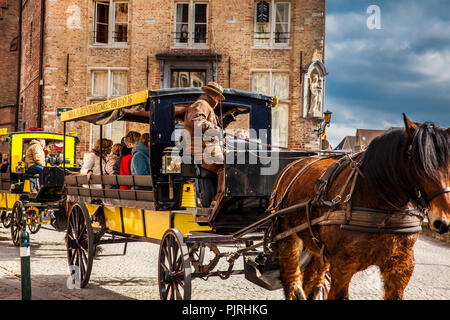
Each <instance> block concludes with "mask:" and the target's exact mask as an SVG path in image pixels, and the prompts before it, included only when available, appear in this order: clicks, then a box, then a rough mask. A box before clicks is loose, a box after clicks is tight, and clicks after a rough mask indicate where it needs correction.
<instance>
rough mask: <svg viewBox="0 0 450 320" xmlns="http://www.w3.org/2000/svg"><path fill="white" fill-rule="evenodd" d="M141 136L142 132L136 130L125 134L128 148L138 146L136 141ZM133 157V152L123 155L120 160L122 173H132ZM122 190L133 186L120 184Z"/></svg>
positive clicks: (128, 174) (127, 174)
mask: <svg viewBox="0 0 450 320" xmlns="http://www.w3.org/2000/svg"><path fill="white" fill-rule="evenodd" d="M140 138H141V134H140V133H139V132H136V131H130V132H128V133H127V135H126V136H125V143H126V145H127V147H128V148H130V149H133V148H134V147H135V146H136V143H137V142H138V141H139V139H140ZM132 158H133V154H128V155H126V156H123V157H122V160H121V161H120V175H126V176H130V175H131V159H132ZM120 189H122V190H130V189H131V186H120Z"/></svg>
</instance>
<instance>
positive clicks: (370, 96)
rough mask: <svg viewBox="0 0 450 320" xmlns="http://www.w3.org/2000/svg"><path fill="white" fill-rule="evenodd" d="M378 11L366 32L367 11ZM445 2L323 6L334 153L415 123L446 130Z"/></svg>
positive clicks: (358, 0)
mask: <svg viewBox="0 0 450 320" xmlns="http://www.w3.org/2000/svg"><path fill="white" fill-rule="evenodd" d="M373 4H376V5H378V6H379V8H380V10H381V29H380V30H370V29H369V28H368V27H367V24H366V21H367V18H368V17H369V14H367V8H368V7H369V6H370V5H373ZM448 12H450V1H441V0H430V1H426V2H425V1H415V0H397V1H379V0H377V1H375V0H373V1H366V0H333V1H328V2H327V25H326V28H327V29H326V50H325V64H326V66H327V70H328V72H329V75H328V77H327V86H326V108H328V109H330V110H331V111H333V120H332V124H331V127H330V128H329V130H328V138H329V140H330V142H331V143H332V145H333V146H336V145H337V144H338V143H339V142H340V140H341V139H343V138H344V137H345V135H354V134H355V130H356V128H371V129H387V128H389V127H390V126H399V125H401V124H402V117H401V113H402V112H406V113H407V114H408V116H409V117H410V118H411V119H413V120H414V121H419V122H422V121H434V122H437V123H438V124H440V125H442V126H450V20H449V19H450V18H449V16H448Z"/></svg>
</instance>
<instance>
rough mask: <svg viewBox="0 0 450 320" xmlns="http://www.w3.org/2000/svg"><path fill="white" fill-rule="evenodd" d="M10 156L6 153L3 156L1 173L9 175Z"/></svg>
mask: <svg viewBox="0 0 450 320" xmlns="http://www.w3.org/2000/svg"><path fill="white" fill-rule="evenodd" d="M8 169H9V155H8V154H7V153H4V154H3V155H2V164H1V166H0V173H7V172H8V171H9V170H8Z"/></svg>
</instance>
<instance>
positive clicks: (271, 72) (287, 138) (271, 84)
mask: <svg viewBox="0 0 450 320" xmlns="http://www.w3.org/2000/svg"><path fill="white" fill-rule="evenodd" d="M255 73H268V74H269V89H270V92H269V93H268V95H270V96H273V95H274V90H273V81H274V80H273V75H274V74H276V73H283V74H286V75H287V76H288V84H287V86H288V96H287V98H280V97H277V98H278V99H279V102H280V103H283V104H287V105H288V110H287V113H288V118H287V123H286V128H287V136H286V144H285V145H280V147H287V146H288V145H289V104H290V102H291V101H290V99H289V97H290V90H289V86H290V71H289V70H282V69H252V70H251V74H252V91H255V82H254V76H253V75H254V74H255ZM276 108H278V107H276ZM272 115H273V110H272ZM272 130H273V129H272ZM272 144H274V141H273V134H272Z"/></svg>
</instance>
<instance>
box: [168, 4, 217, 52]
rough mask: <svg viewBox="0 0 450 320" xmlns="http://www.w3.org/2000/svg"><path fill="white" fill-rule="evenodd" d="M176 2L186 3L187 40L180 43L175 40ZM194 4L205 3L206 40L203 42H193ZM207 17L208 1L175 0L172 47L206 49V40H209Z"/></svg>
mask: <svg viewBox="0 0 450 320" xmlns="http://www.w3.org/2000/svg"><path fill="white" fill-rule="evenodd" d="M177 4H188V5H189V6H188V12H189V13H188V42H187V43H180V42H177V33H176V32H177V20H176V19H177ZM196 4H205V5H206V41H205V42H204V43H196V42H194V33H195V5H196ZM208 19H209V1H208V0H202V1H195V0H186V1H175V6H174V19H173V34H174V36H173V47H174V48H186V47H188V48H196V49H207V48H208V40H209V36H208V35H209V28H208Z"/></svg>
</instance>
